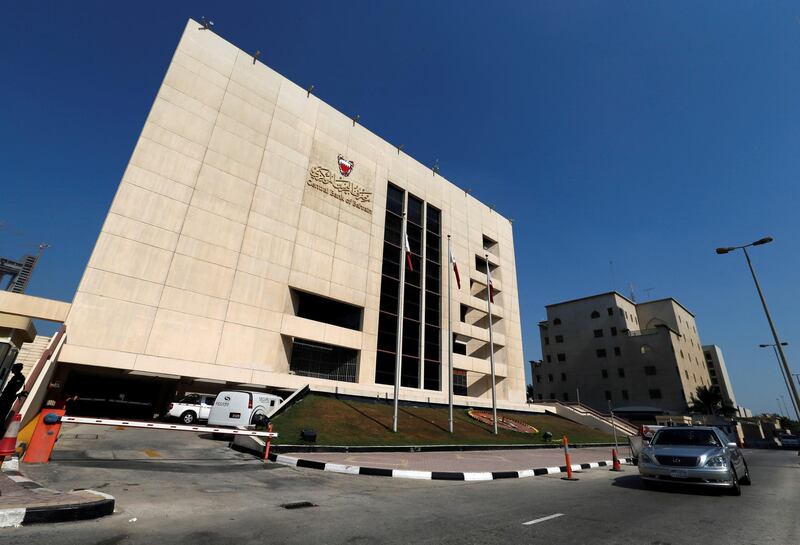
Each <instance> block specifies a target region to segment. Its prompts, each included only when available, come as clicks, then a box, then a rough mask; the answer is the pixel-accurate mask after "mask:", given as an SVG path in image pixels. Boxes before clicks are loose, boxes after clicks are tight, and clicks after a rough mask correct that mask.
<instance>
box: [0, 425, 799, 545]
mask: <svg viewBox="0 0 800 545" xmlns="http://www.w3.org/2000/svg"><path fill="white" fill-rule="evenodd" d="M129 431H130V430H129ZM126 433H128V432H126ZM143 433H148V432H143ZM149 433H152V432H149ZM132 437H134V436H133V435H131V434H128V435H125V436H123V435H122V434H120V436H119V437H118V438H116V439H115V438H112V439H109V440H104V441H103V442H102V443H103V444H102V445H98V446H102V448H96V449H92V448H86V445H87V444H90V443H91V440H85V439H78V438H74V439H72V440H71V441H72V443H70V440H69V439H67V440H64V441H61V445H60V451H59V456H58V457H59V458H60V461H55V462H52V463H51V464H49V465H47V466H37V467H35V468H30V469H28V470H27V472H28V474H29V476H30V477H32V478H34V479H37V480H39V481H40V482H42V484H46V485H50V486H54V487H57V488H61V489H68V488H76V487H81V488H83V487H88V488H94V489H98V490H102V491H104V492H108V493H110V494H113V495H114V496H116V497H117V503H118V512H117V513H115V514H114V515H112V516H110V517H106V518H103V519H99V520H95V521H84V522H75V523H64V524H54V525H40V526H30V527H23V528H8V529H3V530H0V544H5V543H20V544H22V543H25V544H31V543H43V544H47V545H57V544H61V543H65V544H76V545H77V544H81V545H88V544H105V545H111V544H130V543H142V544H145V543H146V544H152V543H185V544H193V545H194V544H204V543H236V544H237V545H238V544H245V543H259V544H264V543H269V544H273V543H303V544H308V543H349V544H359V543H403V544H407V543H437V544H438V543H445V544H447V543H452V544H456V543H457V544H469V543H498V544H500V543H503V544H506V543H568V544H571V543H587V544H589V543H591V544H593V545H597V544H611V543H620V544H622V543H624V544H648V545H678V544H684V543H685V544H692V545H695V544H698V543H702V544H703V545H712V544H716V543H720V544H723V543H724V544H726V545H730V544H749V543H753V544H758V545H765V544H772V543H774V544H780V545H786V544H795V543H800V523H798V517H797V514H798V513H800V464H799V462H800V457H798V455H797V452H792V451H746V456H747V459H748V463H749V465H750V468H751V473H752V476H753V481H754V485H753V486H750V487H744V489H743V495H742V496H741V497H732V496H727V495H723V494H719V493H717V492H715V491H705V490H700V489H695V488H674V487H670V488H665V489H662V490H657V491H650V490H644V489H643V488H642V486H641V484H640V482H639V479H638V477H637V476H636V469H635V468H633V467H630V466H628V467H625V471H624V472H623V473H613V472H610V471H608V470H605V469H597V470H590V471H586V472H582V473H580V474H579V475H578V476H579V478H580V480H578V481H575V482H566V481H563V480H561V479H560V476H555V475H553V476H546V477H534V478H528V479H513V480H511V479H510V480H500V481H488V482H450V481H412V480H405V479H390V478H385V477H364V476H354V475H342V474H332V473H325V472H321V471H316V470H311V469H296V468H291V467H284V466H277V465H274V464H271V465H269V466H264V465H263V464H262V463H261V462H260V461H258V460H254V459H253V458H251V457H249V456H247V455H243V454H240V453H235V452H233V451H230V450H228V449H227V448H226V447H225V444H224V443H220V442H215V441H211V440H210V439H206V438H198V437H196V436H190V437H189V438H187V439H184V440H181V442H180V444H177V445H176V444H174V440H170V442H163V443H162V444H158V443H157V442H156V444H154V445H152V448H148V449H147V452H145V453H144V454H142V453H141V451H136V449H131V448H130V439H131V438H132ZM150 437H152V436H150ZM123 439H124V440H123ZM148 440H150V438H148ZM115 441H116V442H115ZM151 442H152V441H151ZM90 446H91V445H90ZM123 447H128V448H123ZM134 452H138V453H136V454H134ZM294 502H309V503H311V504H313V506H310V507H304V508H296V509H286V508H284V507H282V505H283V504H287V503H294ZM554 515H560V516H554ZM547 517H552V518H547ZM538 519H545V520H542V521H540V522H535V523H533V524H525V523H526V522H531V521H536V520H538Z"/></svg>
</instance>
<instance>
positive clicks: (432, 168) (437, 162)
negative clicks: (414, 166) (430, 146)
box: [431, 159, 439, 176]
mask: <svg viewBox="0 0 800 545" xmlns="http://www.w3.org/2000/svg"><path fill="white" fill-rule="evenodd" d="M431 170H432V171H433V175H434V176H435V175H436V174H438V173H439V159H436V162H435V163H433V166H432V167H431Z"/></svg>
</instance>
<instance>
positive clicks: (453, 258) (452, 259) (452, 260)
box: [450, 250, 461, 289]
mask: <svg viewBox="0 0 800 545" xmlns="http://www.w3.org/2000/svg"><path fill="white" fill-rule="evenodd" d="M450 263H452V264H453V274H455V275H456V285H457V286H458V289H461V275H460V274H458V264H457V263H456V256H454V255H453V250H450Z"/></svg>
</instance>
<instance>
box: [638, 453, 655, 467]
mask: <svg viewBox="0 0 800 545" xmlns="http://www.w3.org/2000/svg"><path fill="white" fill-rule="evenodd" d="M639 457H640V458H641V459H642V462H644V463H646V464H655V461H653V459H652V458H651V457H650V456H649V455H647V454H645V453H644V452H642V453H641V454H640V455H639Z"/></svg>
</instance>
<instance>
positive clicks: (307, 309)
mask: <svg viewBox="0 0 800 545" xmlns="http://www.w3.org/2000/svg"><path fill="white" fill-rule="evenodd" d="M291 293H292V302H293V304H294V310H295V315H296V316H298V317H300V318H306V319H308V320H314V321H316V322H323V323H326V324H330V325H335V326H338V327H346V328H347V329H355V330H356V331H361V318H362V313H363V309H362V308H361V307H357V306H355V305H351V304H348V303H343V302H341V301H335V300H333V299H328V298H327V297H320V296H319V295H314V294H313V293H308V292H304V291H300V290H296V289H292V290H291Z"/></svg>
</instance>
